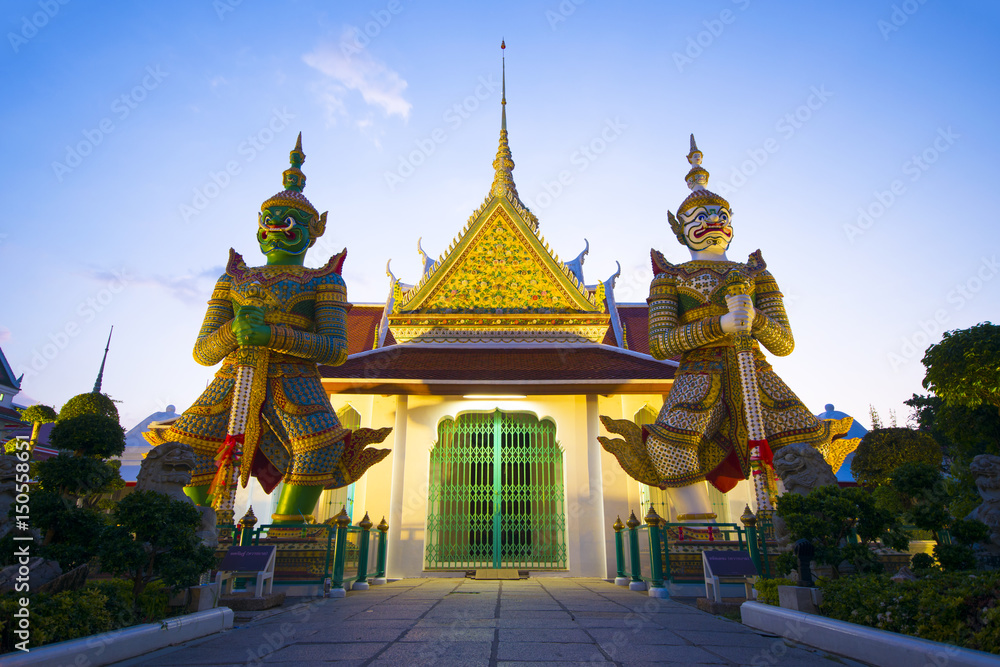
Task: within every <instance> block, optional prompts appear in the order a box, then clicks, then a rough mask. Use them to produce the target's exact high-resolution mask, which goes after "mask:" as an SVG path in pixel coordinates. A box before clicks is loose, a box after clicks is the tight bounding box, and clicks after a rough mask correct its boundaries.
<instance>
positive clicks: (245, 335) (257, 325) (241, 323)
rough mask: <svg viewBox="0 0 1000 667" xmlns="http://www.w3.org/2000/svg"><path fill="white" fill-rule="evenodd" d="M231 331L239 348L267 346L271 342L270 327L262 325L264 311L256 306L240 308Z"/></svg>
mask: <svg viewBox="0 0 1000 667" xmlns="http://www.w3.org/2000/svg"><path fill="white" fill-rule="evenodd" d="M232 329H233V335H234V336H236V342H237V343H238V344H239V346H240V347H247V346H260V345H267V344H268V343H269V342H270V341H271V327H270V326H268V325H266V324H264V311H263V310H261V309H260V308H258V307H257V306H240V307H239V308H238V309H237V310H236V317H235V318H233V324H232Z"/></svg>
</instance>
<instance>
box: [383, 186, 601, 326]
mask: <svg viewBox="0 0 1000 667" xmlns="http://www.w3.org/2000/svg"><path fill="white" fill-rule="evenodd" d="M397 304H398V305H397V306H396V307H395V308H394V309H393V313H392V314H391V315H390V316H389V326H390V328H391V329H392V332H393V335H394V336H395V337H396V340H397V341H399V342H406V341H410V340H413V341H424V342H426V341H431V340H440V341H444V340H448V341H467V342H472V341H507V342H516V341H577V342H580V341H584V340H586V341H592V342H599V341H600V340H602V339H603V337H604V334H605V332H606V331H607V329H608V323H609V320H610V317H609V315H608V314H607V313H606V312H605V309H604V299H603V295H600V294H591V293H590V292H589V290H587V289H586V288H585V287H584V286H583V285H582V284H581V283H580V282H579V281H578V280H577V279H576V276H574V275H573V273H572V272H571V271H570V270H569V268H567V267H566V265H565V264H563V263H562V262H560V261H559V259H558V258H557V257H555V256H554V255H553V254H552V253H551V251H550V250H549V249H548V247H547V245H546V244H545V242H544V240H543V239H542V238H541V237H540V236H539V235H538V234H537V232H536V231H535V230H534V228H533V226H532V225H531V223H529V222H527V221H526V220H525V216H522V214H521V213H520V212H519V211H518V210H517V208H515V206H514V204H513V203H512V202H511V201H510V200H509V199H508V197H507V196H505V195H500V196H496V195H493V194H491V195H490V196H489V197H487V200H486V202H485V203H484V206H483V207H482V208H481V209H480V210H479V211H477V213H476V214H474V215H473V217H472V218H471V219H470V222H469V224H468V225H467V226H466V228H465V229H464V230H463V231H462V233H461V234H460V235H459V237H458V238H457V239H456V241H455V242H454V243H453V245H452V247H451V248H450V249H449V251H448V253H447V254H446V255H445V256H444V257H442V258H441V260H440V261H439V262H438V264H437V266H436V267H434V268H433V269H432V270H431V271H429V272H428V273H426V274H425V275H424V277H423V278H422V279H421V281H420V282H419V283H418V284H417V285H416V286H414V287H413V288H412V289H410V290H409V291H408V292H406V293H405V294H403V295H401V298H400V299H399V301H398V302H397Z"/></svg>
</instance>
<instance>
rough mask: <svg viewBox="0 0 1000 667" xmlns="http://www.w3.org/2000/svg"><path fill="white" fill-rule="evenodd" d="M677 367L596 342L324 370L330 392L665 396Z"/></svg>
mask: <svg viewBox="0 0 1000 667" xmlns="http://www.w3.org/2000/svg"><path fill="white" fill-rule="evenodd" d="M676 368H677V363H676V362H674V361H656V360H655V359H653V358H652V357H649V356H648V355H645V354H641V353H636V352H629V351H627V350H622V349H621V348H616V347H611V346H608V345H594V344H592V343H582V344H576V345H573V344H561V345H551V344H550V345H544V344H542V345H513V346H512V345H504V344H441V343H430V344H428V343H410V344H406V345H393V346H391V347H384V348H379V349H376V350H371V351H369V352H363V353H360V354H355V355H352V356H350V357H349V358H348V360H347V362H346V363H344V364H343V365H341V366H321V367H320V374H321V376H322V378H323V385H324V386H325V387H326V388H327V390H328V391H330V392H332V393H339V392H347V391H356V392H362V393H369V392H370V393H379V394H436V395H443V394H467V393H497V392H498V391H499V392H510V391H519V392H521V393H532V394H582V393H616V394H623V393H661V392H664V391H666V389H667V388H668V387H669V385H670V382H671V380H672V378H673V376H674V371H675V369H676Z"/></svg>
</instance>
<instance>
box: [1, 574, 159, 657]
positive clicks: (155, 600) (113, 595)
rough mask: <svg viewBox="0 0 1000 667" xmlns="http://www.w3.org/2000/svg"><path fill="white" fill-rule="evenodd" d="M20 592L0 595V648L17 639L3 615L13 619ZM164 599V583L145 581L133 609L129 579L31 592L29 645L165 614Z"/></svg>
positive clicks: (8, 648) (9, 647)
mask: <svg viewBox="0 0 1000 667" xmlns="http://www.w3.org/2000/svg"><path fill="white" fill-rule="evenodd" d="M22 595H23V594H16V595H15V594H5V595H3V596H0V652H4V653H5V652H8V651H13V650H14V649H15V646H14V644H15V643H16V642H18V641H20V640H19V639H17V638H16V637H15V635H14V633H13V630H14V627H13V624H12V623H11V622H10V620H9V619H13V616H14V612H15V611H16V610H17V608H18V603H17V598H18V597H20V596H22ZM168 597H169V591H168V590H167V588H166V587H165V586H163V585H162V584H160V583H158V582H155V583H153V584H150V585H149V586H147V587H146V589H145V590H144V591H143V594H142V596H141V597H140V598H139V603H138V609H137V611H136V612H135V613H133V607H132V582H130V581H126V580H124V579H108V580H105V581H98V582H93V583H89V584H87V585H86V587H84V588H82V589H80V590H76V591H63V592H61V593H56V594H55V595H49V594H47V593H36V594H34V595H32V596H31V604H30V606H29V609H31V641H30V644H29V646H30V647H31V648H35V647H38V646H42V645H44V644H52V643H54V642H61V641H67V640H69V639H78V638H80V637H88V636H90V635H96V634H100V633H102V632H108V631H110V630H117V629H119V628H127V627H129V626H132V625H138V624H140V623H148V622H151V621H157V620H160V619H162V618H166V617H167V599H168ZM5 621H6V622H5ZM2 663H3V660H2V659H0V664H2Z"/></svg>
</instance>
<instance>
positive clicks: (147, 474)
mask: <svg viewBox="0 0 1000 667" xmlns="http://www.w3.org/2000/svg"><path fill="white" fill-rule="evenodd" d="M194 465H195V457H194V449H192V448H191V445H186V444H184V443H181V442H165V443H163V444H162V445H159V446H158V447H154V448H153V450H152V451H150V452H149V453H148V454H146V457H145V458H144V459H143V460H142V466H141V467H140V468H139V474H138V476H137V477H136V481H135V490H136V491H156V492H157V493H162V494H164V495H166V496H169V497H171V498H173V499H175V500H181V501H183V502H186V503H191V504H192V505H194V501H192V500H191V499H190V498H188V497H187V496H186V495H185V494H184V486H185V485H187V484H188V483H189V482H190V481H191V470H192V469H193V468H194ZM196 507H197V509H198V511H199V512H201V525H200V526H199V527H198V532H197V533H196V535H197V536H198V538H200V539H201V541H202V544H204V545H206V546H209V547H212V548H213V549H214V548H216V547H217V546H219V535H218V531H217V528H216V526H215V521H216V519H215V510H213V509H212V508H211V507H200V506H196Z"/></svg>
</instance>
